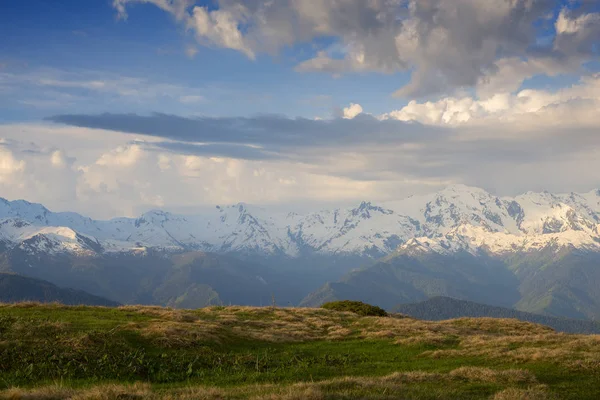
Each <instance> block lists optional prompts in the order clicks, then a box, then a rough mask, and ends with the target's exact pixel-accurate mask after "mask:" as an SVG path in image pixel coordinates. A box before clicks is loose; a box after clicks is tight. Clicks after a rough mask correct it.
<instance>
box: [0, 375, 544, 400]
mask: <svg viewBox="0 0 600 400" xmlns="http://www.w3.org/2000/svg"><path fill="white" fill-rule="evenodd" d="M444 382H447V383H451V382H455V383H461V382H486V383H498V384H503V385H517V384H531V383H535V382H536V379H535V376H533V375H532V374H531V373H529V372H527V371H522V370H498V371H496V370H492V369H487V368H472V367H468V368H459V369H456V370H454V371H451V372H450V373H447V374H442V373H435V372H423V371H412V372H396V373H393V374H391V375H387V376H383V377H343V378H335V379H329V380H324V381H319V382H301V383H296V384H292V385H274V384H266V385H247V386H238V387H232V388H227V389H221V388H211V387H202V386H198V387H189V388H185V389H174V390H170V391H162V392H161V391H154V390H153V389H152V388H151V386H150V385H148V384H143V383H137V384H134V385H101V386H95V387H91V388H86V389H69V388H64V387H59V386H50V387H46V388H40V389H32V390H25V389H18V388H13V389H9V390H6V391H4V392H0V399H3V400H4V399H6V400H8V399H10V400H61V399H72V400H92V399H94V400H96V399H97V400H109V399H151V400H175V399H178V400H192V399H199V400H221V399H229V398H240V399H242V398H243V399H253V400H295V399H298V400H300V399H307V400H320V399H324V398H331V394H336V395H343V396H346V397H348V398H352V397H353V396H354V395H355V394H360V393H362V394H368V393H388V394H389V395H390V396H392V394H393V393H399V392H400V391H401V390H405V389H406V388H407V385H411V384H421V383H440V384H443V383H444ZM515 393H516V394H519V395H520V394H528V393H534V394H537V393H542V391H541V389H539V388H537V389H536V388H534V389H527V390H521V389H514V390H512V389H511V390H507V391H504V392H501V393H499V394H498V395H497V396H504V397H494V399H496V398H497V399H509V398H511V397H507V396H510V395H511V394H515ZM544 393H545V392H544ZM392 398H393V397H392ZM513 398H523V399H529V398H530V397H513ZM538 398H546V397H531V399H538Z"/></svg>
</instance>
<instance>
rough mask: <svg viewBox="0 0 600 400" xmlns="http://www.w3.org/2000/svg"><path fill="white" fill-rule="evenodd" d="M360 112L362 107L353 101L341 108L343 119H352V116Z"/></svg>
mask: <svg viewBox="0 0 600 400" xmlns="http://www.w3.org/2000/svg"><path fill="white" fill-rule="evenodd" d="M362 112H363V108H362V107H361V105H360V104H355V103H350V105H349V106H348V107H345V108H344V109H343V110H342V113H343V117H344V118H345V119H352V118H354V117H356V116H357V115H359V114H361V113H362Z"/></svg>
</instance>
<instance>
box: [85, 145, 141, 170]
mask: <svg viewBox="0 0 600 400" xmlns="http://www.w3.org/2000/svg"><path fill="white" fill-rule="evenodd" d="M142 153H143V152H142V148H141V147H140V146H139V145H137V144H133V145H128V146H119V147H117V148H116V149H114V150H112V151H110V152H107V153H104V154H102V155H101V156H100V158H99V159H98V161H96V164H97V165H106V166H119V167H131V166H133V165H135V164H136V163H137V162H138V161H139V160H140V158H141V156H142Z"/></svg>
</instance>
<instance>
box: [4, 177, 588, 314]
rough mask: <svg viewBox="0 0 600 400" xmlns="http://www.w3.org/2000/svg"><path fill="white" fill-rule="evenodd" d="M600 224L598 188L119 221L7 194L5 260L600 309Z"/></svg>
mask: <svg viewBox="0 0 600 400" xmlns="http://www.w3.org/2000/svg"><path fill="white" fill-rule="evenodd" d="M599 227H600V191H599V190H595V191H591V192H587V193H568V194H552V193H548V192H542V193H534V192H527V193H525V194H523V195H519V196H516V197H498V196H495V195H493V194H490V193H488V192H487V191H485V190H483V189H479V188H474V187H468V186H464V185H454V186H450V187H447V188H445V189H444V190H441V191H439V192H436V193H432V194H429V195H424V196H411V197H408V198H406V199H401V200H397V201H392V202H383V203H378V204H376V203H373V202H367V201H364V202H361V203H360V204H358V205H357V206H356V207H348V208H332V209H326V210H319V211H314V212H308V213H302V214H300V213H294V212H280V211H274V210H270V209H268V208H262V207H257V206H252V205H247V204H236V205H230V206H216V207H215V208H214V209H212V210H211V211H209V212H205V213H202V214H197V215H177V214H172V213H168V212H164V211H159V210H155V211H150V212H147V213H145V214H143V215H141V216H140V217H139V218H116V219H112V220H108V221H98V220H93V219H91V218H88V217H85V216H82V215H79V214H76V213H70V212H67V213H55V212H51V211H49V210H48V209H46V208H45V207H44V206H42V205H39V204H33V203H29V202H26V201H23V200H17V201H7V200H4V199H0V270H4V271H11V272H16V273H19V274H23V275H28V276H33V277H38V278H42V279H47V280H49V281H50V282H53V283H56V284H59V285H61V286H68V287H74V288H77V289H83V290H86V291H88V292H90V293H92V294H94V295H99V296H104V297H107V298H110V299H112V300H115V301H119V302H122V303H131V302H139V303H148V304H173V305H179V304H185V305H187V306H199V305H205V304H213V303H219V302H221V303H223V302H226V303H227V302H232V303H238V302H239V303H244V304H260V303H263V302H265V301H271V300H270V299H272V298H273V297H275V298H276V300H277V301H279V302H281V303H284V304H288V303H289V304H299V303H300V304H303V305H316V304H320V303H321V302H323V301H327V300H332V299H342V298H344V299H345V298H352V299H356V300H365V301H370V302H372V303H374V304H377V305H380V306H382V307H385V308H388V309H390V308H392V307H394V306H395V305H397V304H399V303H407V302H415V301H421V300H425V299H427V298H430V297H434V296H450V297H456V298H459V299H465V300H473V301H478V302H484V303H487V304H492V305H498V306H504V307H514V308H517V309H519V310H522V311H529V312H535V313H542V314H547V315H554V316H564V317H573V318H590V319H598V318H600V288H599V287H600V285H598V283H600V267H599V261H600V228H599ZM209 265H210V266H211V267H210V268H209V267H208V266H209ZM215 265H217V266H220V267H215ZM208 270H210V273H208V272H207V271H208ZM209 275H210V276H211V277H212V278H210V279H209V278H208V276H209ZM217 276H218V278H216V277H217ZM211 279H212V280H211ZM249 288H252V289H251V290H250V289H249ZM247 289H248V290H249V291H247ZM239 293H246V294H244V295H239ZM181 296H183V298H180V297H181Z"/></svg>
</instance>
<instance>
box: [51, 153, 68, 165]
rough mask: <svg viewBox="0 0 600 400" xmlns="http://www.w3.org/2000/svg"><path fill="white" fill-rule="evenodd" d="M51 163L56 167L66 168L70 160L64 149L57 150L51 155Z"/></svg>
mask: <svg viewBox="0 0 600 400" xmlns="http://www.w3.org/2000/svg"><path fill="white" fill-rule="evenodd" d="M50 163H51V164H52V166H54V167H56V168H65V167H66V166H67V163H68V161H67V157H66V156H65V153H64V152H63V151H62V150H56V151H54V152H52V154H51V155H50Z"/></svg>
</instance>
